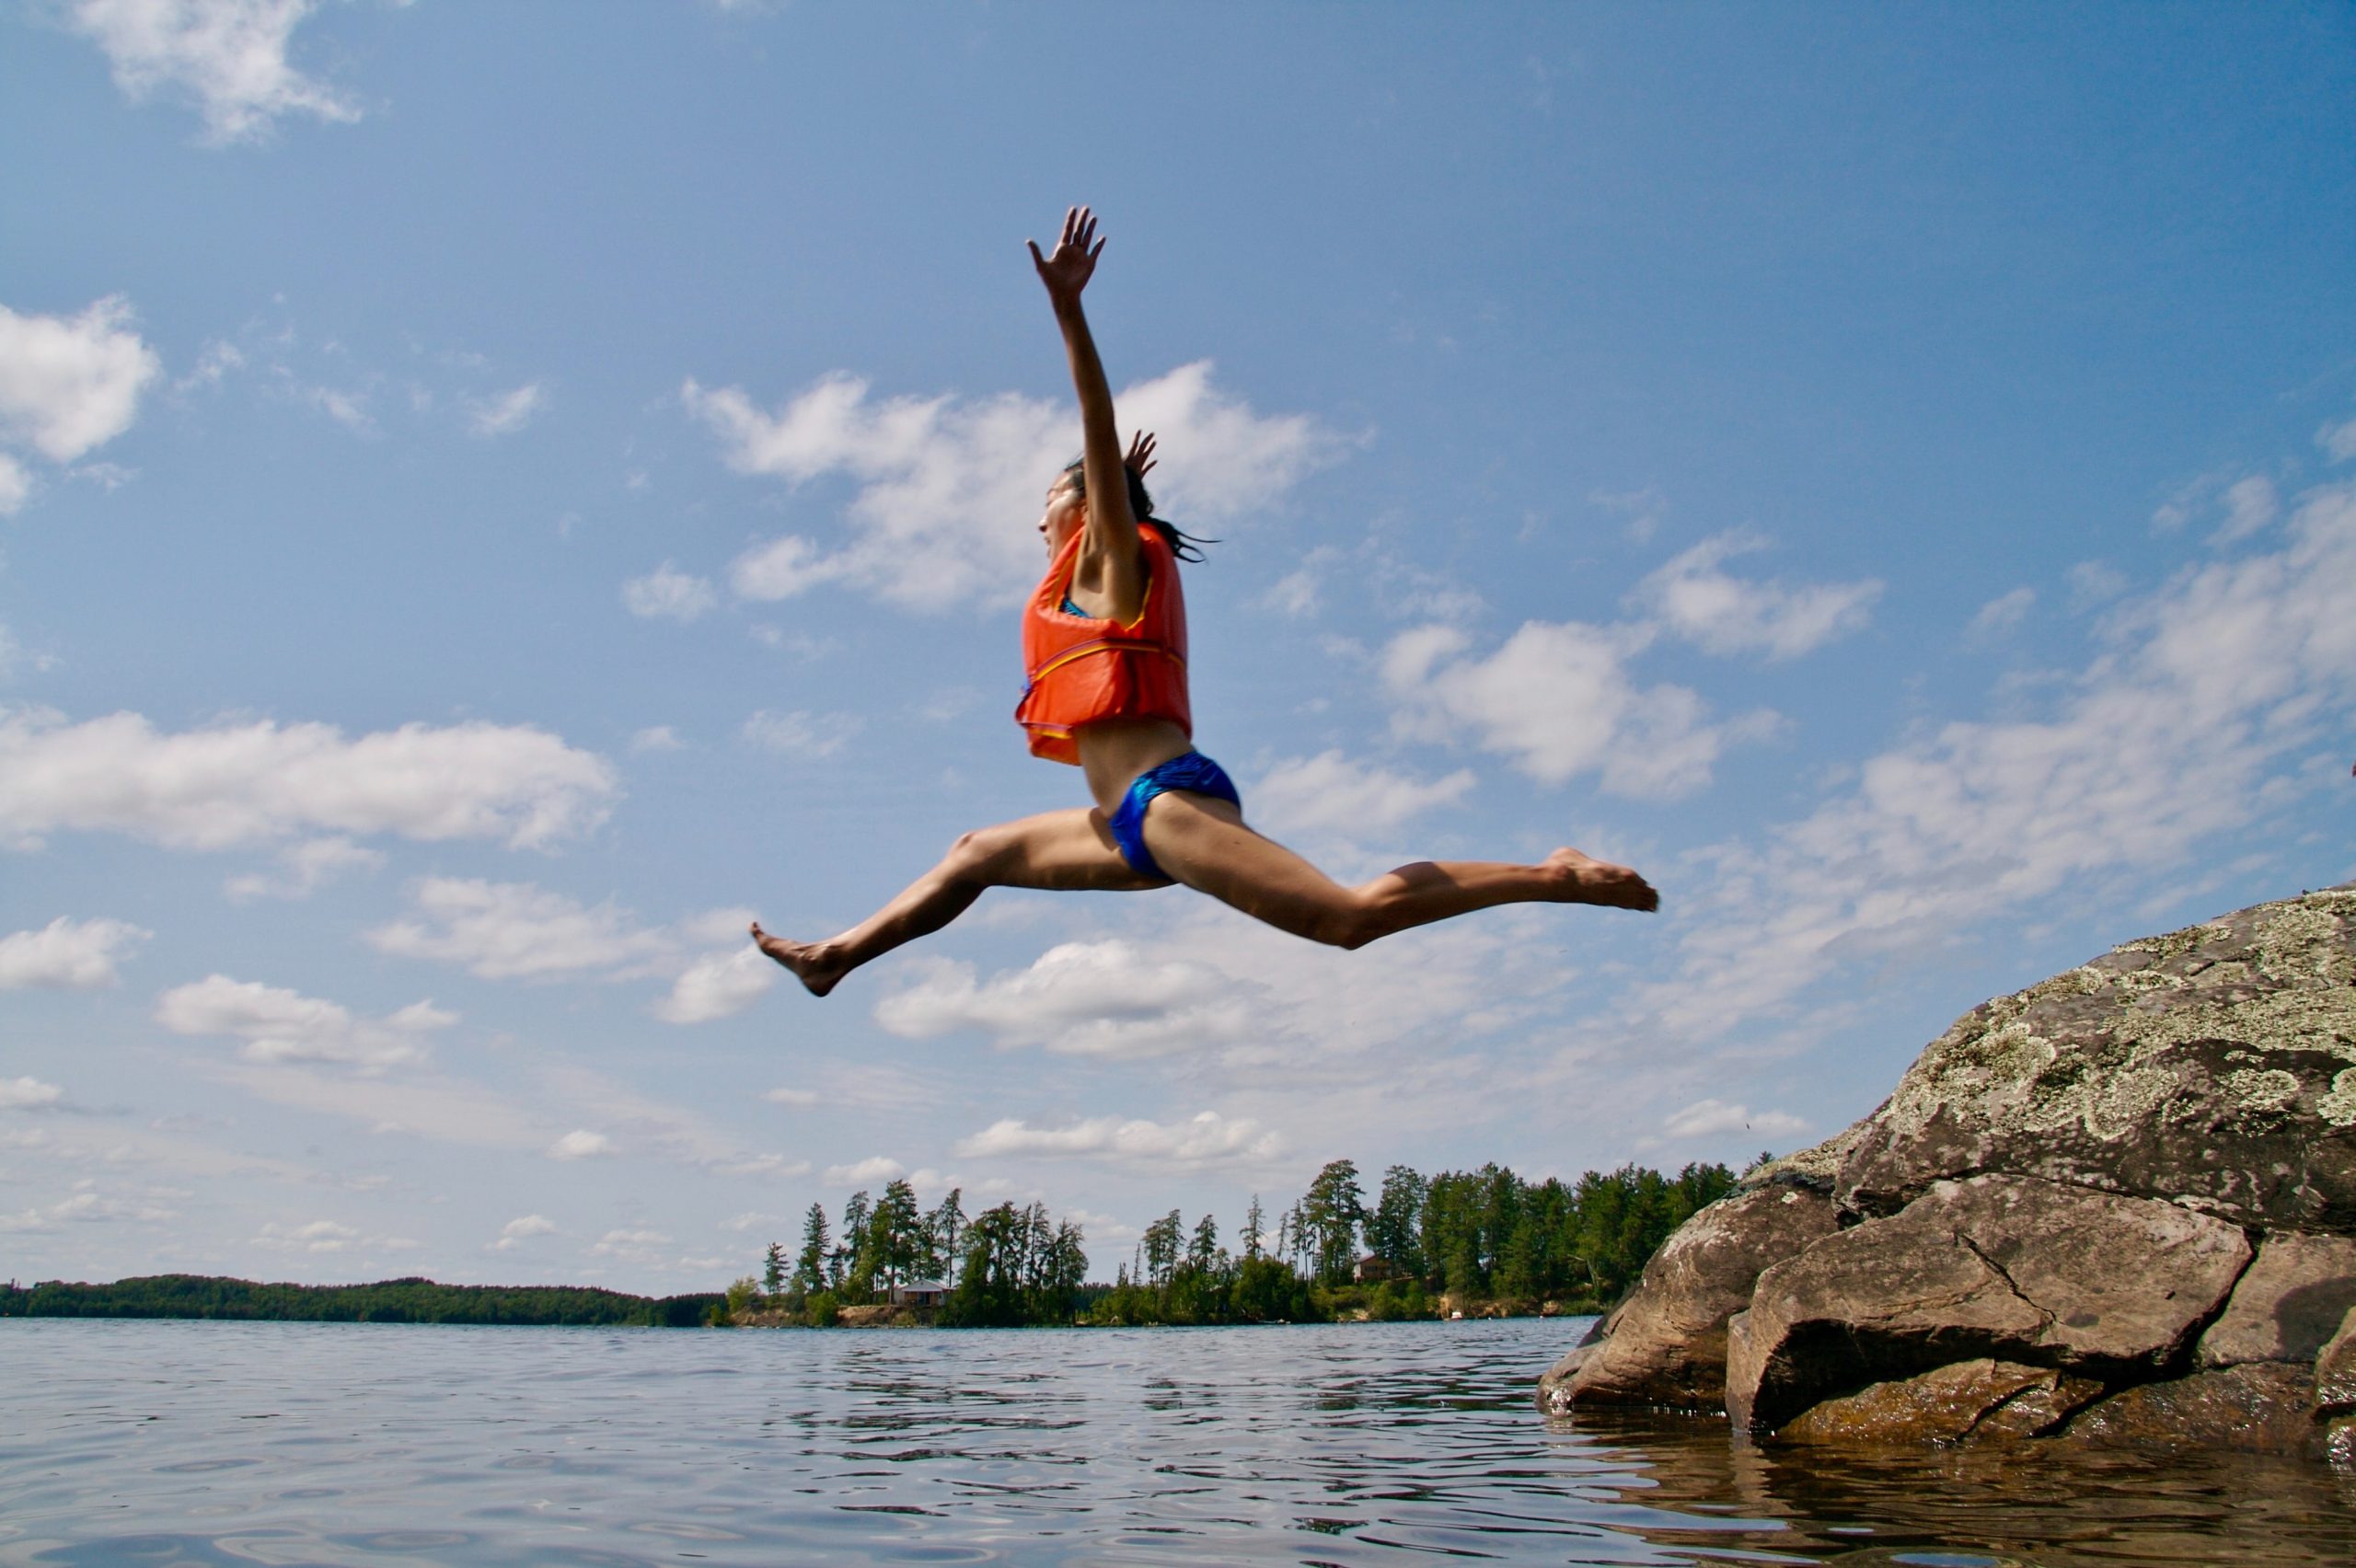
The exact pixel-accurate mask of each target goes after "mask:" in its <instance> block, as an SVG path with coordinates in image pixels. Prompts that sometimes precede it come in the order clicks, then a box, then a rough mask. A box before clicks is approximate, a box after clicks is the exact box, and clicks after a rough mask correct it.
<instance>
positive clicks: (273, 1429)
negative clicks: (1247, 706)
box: [0, 1320, 2356, 1568]
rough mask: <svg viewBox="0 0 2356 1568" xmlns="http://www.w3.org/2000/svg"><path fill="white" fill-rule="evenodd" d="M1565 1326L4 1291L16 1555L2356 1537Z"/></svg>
mask: <svg viewBox="0 0 2356 1568" xmlns="http://www.w3.org/2000/svg"><path fill="white" fill-rule="evenodd" d="M1583 1327H1584V1320H1568V1321H1554V1322H1542V1321H1538V1320H1519V1321H1508V1322H1464V1323H1401V1324H1366V1325H1354V1326H1346V1327H1333V1328H1322V1327H1318V1328H1259V1329H1197V1330H1184V1329H1175V1330H1138V1331H1105V1330H1099V1331H1092V1332H1044V1331H1028V1332H1022V1331H1017V1332H967V1333H947V1332H907V1331H901V1332H842V1331H837V1332H826V1333H812V1332H792V1331H784V1332H762V1331H744V1332H712V1331H692V1330H677V1331H668V1332H657V1331H645V1330H637V1331H632V1330H593V1329H478V1328H419V1327H396V1326H377V1325H359V1324H309V1323H166V1322H131V1321H73V1320H11V1321H8V1322H6V1323H0V1562H6V1563H43V1564H91V1565H98V1564H106V1565H110V1568H111V1565H113V1564H119V1563H143V1564H179V1563H189V1564H195V1563H240V1564H243V1563H273V1564H298V1563H319V1562H332V1563H361V1564H370V1565H375V1568H392V1565H396V1564H408V1563H417V1564H446V1563H458V1564H476V1563H485V1564H489V1563H499V1564H505V1563H515V1564H535V1565H537V1564H571V1563H578V1564H611V1565H616V1568H619V1565H623V1564H652V1563H687V1562H706V1563H747V1564H749V1563H791V1564H800V1563H856V1564H867V1563H962V1562H1011V1563H1042V1564H1064V1563H1074V1564H1076V1563H1160V1562H1172V1563H1174V1562H1186V1563H1189V1564H1207V1563H1302V1564H1321V1563H1333V1564H1346V1565H1350V1568H1357V1565H1359V1564H1377V1563H1380V1564H1391V1565H1397V1564H1404V1563H1410V1562H1431V1561H1433V1560H1434V1559H1435V1558H1439V1557H1451V1558H1461V1559H1470V1560H1472V1561H1475V1562H1504V1563H1670V1562H1676V1563H1701V1562H1709V1563H1721V1562H1834V1561H1837V1562H1848V1563H1853V1564H1859V1565H1865V1564H1915V1565H1919V1568H1985V1565H1991V1564H1996V1563H2006V1562H2021V1563H2035V1564H2043V1565H2050V1568H2060V1565H2062V1564H2081V1563H2085V1564H2094V1563H2101V1564H2106V1565H2117V1564H2134V1563H2171V1564H2186V1563H2224V1562H2230V1563H2234V1564H2236V1565H2237V1568H2252V1565H2260V1564H2274V1563H2325V1562H2328V1563H2333V1564H2339V1565H2345V1564H2347V1563H2349V1562H2356V1486H2351V1485H2350V1483H2348V1482H2343V1481H2341V1480H2339V1479H2338V1478H2335V1477H2334V1476H2333V1475H2332V1474H2331V1473H2330V1472H2328V1471H2325V1470H2319V1469H2316V1468H2312V1467H2306V1466H2300V1465H2294V1464H2288V1463H2277V1462H2269V1461H2259V1460H2254V1459H2246V1458H2232V1457H2228V1456H2218V1457H2210V1458H2199V1457H2194V1458H2185V1457H2177V1458H2154V1457H2148V1456H2142V1455H2133V1454H2126V1455H2108V1456H2090V1455H2086V1454H2080V1453H2074V1452H2066V1451H2061V1450H2053V1449H2044V1450H2036V1451H2031V1452H2025V1453H2020V1452H2016V1453H2014V1454H2010V1455H2007V1454H2001V1453H1993V1452H1987V1453H1975V1452H1946V1453H1931V1454H1925V1453H1908V1454H1905V1455H1898V1456H1888V1457H1885V1458H1874V1459H1861V1458H1844V1459H1842V1460H1839V1461H1826V1460H1824V1459H1822V1458H1813V1459H1801V1458H1796V1457H1790V1456H1784V1457H1779V1456H1776V1455H1773V1454H1771V1453H1766V1452H1762V1451H1761V1450H1759V1449H1755V1448H1750V1447H1739V1448H1738V1447H1736V1446H1734V1445H1733V1444H1731V1443H1729V1442H1728V1440H1727V1434H1726V1429H1725V1427H1724V1425H1723V1424H1713V1423H1705V1422H1669V1423H1634V1424H1608V1425H1601V1424H1591V1423H1588V1422H1585V1421H1582V1422H1581V1423H1580V1424H1578V1425H1577V1426H1576V1427H1575V1426H1572V1425H1569V1424H1563V1423H1552V1424H1550V1423H1548V1422H1547V1421H1545V1420H1544V1419H1542V1417H1540V1416H1539V1415H1538V1413H1537V1412H1536V1411H1535V1410H1534V1408H1533V1407H1532V1405H1531V1390H1532V1384H1533V1382H1534V1380H1535V1378H1536V1377H1537V1375H1538V1373H1539V1372H1540V1371H1541V1370H1542V1369H1543V1368H1544V1367H1545V1366H1546V1365H1547V1364H1548V1363H1549V1362H1550V1361H1551V1360H1552V1359H1553V1357H1554V1356H1555V1355H1558V1354H1559V1353H1560V1352H1561V1351H1562V1350H1563V1349H1564V1348H1565V1347H1566V1346H1568V1345H1569V1344H1570V1343H1572V1342H1573V1341H1574V1340H1575V1339H1576V1337H1577V1334H1578V1332H1579V1330H1580V1329H1581V1328H1583Z"/></svg>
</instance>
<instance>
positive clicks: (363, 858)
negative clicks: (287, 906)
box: [221, 835, 385, 904]
mask: <svg viewBox="0 0 2356 1568" xmlns="http://www.w3.org/2000/svg"><path fill="white" fill-rule="evenodd" d="M278 863H279V866H280V868H281V869H280V872H279V874H278V875H276V876H267V875H264V874H262V873H260V872H248V873H246V874H245V875H242V876H235V877H231V878H230V879H229V880H228V881H227V882H225V883H223V884H222V890H221V891H222V892H223V893H225V894H227V895H228V896H229V897H230V898H231V899H232V900H234V901H236V902H237V903H241V904H242V903H244V902H246V901H248V900H249V899H255V898H308V897H310V896H311V894H314V893H316V892H318V890H319V889H320V888H322V887H325V886H326V885H327V884H328V883H329V882H335V881H337V880H338V879H340V878H341V877H342V876H344V875H345V874H346V873H347V872H351V871H373V870H375V869H376V868H377V867H379V866H381V865H383V864H384V863H385V857H384V855H383V854H382V853H381V852H380V851H377V850H375V849H370V848H368V847H365V846H364V845H359V844H355V843H353V842H352V840H351V839H349V838H345V837H343V836H341V835H330V836H328V837H325V838H306V839H305V840H304V841H303V842H301V843H300V844H290V845H288V846H287V847H285V848H283V849H282V850H280V851H279V852H278Z"/></svg>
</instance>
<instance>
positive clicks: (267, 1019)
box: [156, 974, 457, 1068]
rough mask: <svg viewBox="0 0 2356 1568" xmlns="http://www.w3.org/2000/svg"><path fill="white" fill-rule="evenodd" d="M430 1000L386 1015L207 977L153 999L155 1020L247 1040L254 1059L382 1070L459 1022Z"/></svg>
mask: <svg viewBox="0 0 2356 1568" xmlns="http://www.w3.org/2000/svg"><path fill="white" fill-rule="evenodd" d="M156 1022H158V1023H160V1024H162V1025H163V1026H164V1027H165V1028H166V1029H168V1030H170V1031H171V1032H173V1033H175V1034H197V1035H203V1034H225V1035H230V1036H233V1037H235V1038H237V1039H241V1040H243V1041H244V1042H245V1044H244V1045H243V1046H242V1047H241V1048H240V1049H239V1051H238V1053H237V1054H238V1055H241V1056H243V1057H245V1058H246V1059H247V1060H248V1061H250V1062H341V1063H346V1064H350V1065H352V1066H361V1067H367V1068H382V1067H388V1066H398V1065H399V1064H401V1063H404V1062H414V1061H418V1060H420V1059H422V1057H423V1056H424V1055H425V1046H424V1040H425V1036H427V1035H428V1034H431V1033H432V1032H433V1031H435V1030H438V1029H446V1028H448V1027H449V1026H450V1025H451V1024H453V1023H456V1022H457V1015H456V1013H451V1012H445V1011H444V1010H443V1009H440V1008H437V1007H435V1006H434V1005H433V1003H432V1002H430V1001H423V1002H412V1003H410V1005H409V1006H408V1007H405V1008H402V1009H400V1010H399V1011H398V1012H395V1013H392V1014H390V1015H389V1016H387V1017H386V1018H385V1019H383V1020H375V1021H371V1020H363V1019H355V1018H353V1017H352V1013H351V1012H350V1010H349V1009H345V1008H343V1007H342V1006H341V1005H339V1004H337V1003H335V1002H330V1001H327V1000H324V999H322V998H320V997H306V996H304V995H303V994H302V993H300V992H298V991H293V990H289V989H287V988H285V987H284V986H265V985H262V984H260V982H259V981H252V980H232V979H231V978H229V976H227V975H225V974H208V975H206V976H205V977H204V978H203V979H202V980H199V981H197V982H195V983H194V984H192V985H188V986H176V987H174V988H173V989H171V990H169V991H167V992H165V993H164V994H163V995H162V996H160V997H157V998H156Z"/></svg>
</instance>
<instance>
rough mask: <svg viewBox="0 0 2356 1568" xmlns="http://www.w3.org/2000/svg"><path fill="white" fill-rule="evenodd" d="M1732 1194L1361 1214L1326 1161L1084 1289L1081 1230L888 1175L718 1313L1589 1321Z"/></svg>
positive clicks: (1581, 1194)
mask: <svg viewBox="0 0 2356 1568" xmlns="http://www.w3.org/2000/svg"><path fill="white" fill-rule="evenodd" d="M1765 1158H1766V1157H1765V1156H1764V1155H1762V1156H1761V1159H1762V1160H1763V1159H1765ZM1734 1182H1735V1175H1734V1172H1733V1171H1732V1170H1728V1169H1727V1167H1726V1166H1724V1165H1688V1166H1686V1167H1685V1168H1684V1169H1683V1170H1680V1171H1679V1172H1678V1173H1677V1174H1676V1175H1674V1176H1666V1175H1663V1174H1662V1173H1661V1172H1659V1171H1657V1170H1647V1169H1645V1168H1643V1167H1641V1166H1635V1165H1623V1166H1622V1167H1621V1168H1620V1169H1619V1170H1613V1171H1611V1172H1609V1173H1608V1174H1607V1173H1603V1172H1599V1171H1589V1172H1588V1173H1587V1174H1586V1175H1584V1176H1582V1177H1580V1178H1579V1179H1578V1180H1577V1181H1576V1182H1563V1181H1561V1180H1560V1179H1558V1178H1555V1177H1551V1176H1550V1177H1548V1178H1546V1179H1545V1180H1544V1181H1542V1182H1527V1181H1524V1180H1523V1179H1522V1178H1520V1177H1519V1176H1517V1175H1515V1174H1514V1172H1513V1171H1511V1170H1507V1169H1506V1168H1505V1167H1503V1166H1498V1165H1484V1166H1482V1167H1481V1168H1480V1169H1479V1170H1449V1171H1442V1172H1441V1173H1439V1174H1438V1175H1436V1176H1429V1177H1426V1176H1425V1175H1423V1174H1421V1173H1420V1172H1418V1171H1416V1170H1414V1169H1412V1168H1411V1167H1408V1166H1404V1165H1393V1166H1392V1167H1391V1168H1390V1169H1389V1170H1385V1171H1384V1172H1383V1175H1382V1182H1381V1184H1380V1187H1379V1188H1378V1189H1377V1191H1376V1192H1375V1193H1374V1194H1373V1203H1372V1205H1370V1206H1369V1203H1368V1193H1367V1192H1366V1189H1365V1187H1364V1186H1363V1184H1362V1183H1361V1182H1360V1180H1359V1177H1358V1170H1357V1165H1356V1164H1355V1163H1353V1162H1352V1161H1350V1160H1346V1159H1337V1160H1334V1161H1333V1162H1331V1163H1330V1164H1328V1165H1326V1166H1325V1167H1324V1168H1323V1169H1322V1170H1320V1171H1319V1172H1318V1173H1317V1176H1316V1178H1315V1179H1314V1180H1313V1181H1311V1182H1310V1184H1309V1190H1308V1191H1307V1192H1306V1193H1303V1194H1302V1195H1301V1196H1300V1198H1299V1200H1298V1201H1297V1202H1295V1203H1294V1204H1293V1205H1292V1206H1291V1207H1289V1208H1288V1209H1286V1210H1285V1211H1283V1212H1282V1213H1281V1214H1279V1215H1278V1216H1276V1226H1275V1228H1274V1230H1273V1231H1271V1230H1270V1228H1269V1226H1268V1222H1267V1216H1266V1213H1265V1210H1264V1209H1263V1208H1262V1206H1261V1203H1260V1200H1259V1198H1258V1197H1257V1196H1256V1195H1255V1196H1254V1197H1253V1200H1252V1204H1251V1207H1250V1209H1249V1210H1248V1211H1247V1213H1246V1215H1245V1216H1244V1221H1243V1225H1242V1229H1241V1230H1240V1231H1238V1232H1237V1235H1236V1240H1237V1243H1238V1246H1237V1247H1236V1248H1234V1249H1230V1248H1229V1247H1227V1246H1225V1245H1223V1244H1222V1243H1221V1240H1220V1233H1219V1228H1218V1222H1217V1220H1216V1219H1215V1218H1214V1217H1213V1216H1210V1215H1204V1216H1202V1217H1201V1218H1200V1219H1199V1220H1197V1221H1196V1222H1195V1224H1194V1225H1193V1226H1191V1227H1189V1226H1188V1225H1187V1224H1186V1223H1185V1220H1184V1216H1183V1215H1182V1214H1181V1213H1180V1212H1179V1211H1178V1210H1176V1209H1172V1210H1171V1211H1170V1212H1169V1213H1168V1214H1166V1215H1164V1216H1161V1218H1160V1219H1157V1220H1155V1221H1154V1222H1153V1223H1152V1224H1150V1225H1149V1226H1147V1227H1146V1228H1145V1232H1144V1234H1143V1236H1142V1237H1140V1238H1139V1239H1138V1246H1137V1250H1136V1253H1135V1255H1134V1256H1133V1257H1132V1259H1131V1260H1130V1262H1127V1263H1126V1264H1124V1265H1122V1266H1121V1267H1120V1268H1119V1269H1118V1271H1117V1274H1116V1277H1115V1279H1114V1283H1113V1284H1111V1285H1109V1286H1106V1285H1102V1284H1097V1285H1090V1284H1085V1283H1083V1276H1084V1273H1085V1270H1086V1266H1087V1257H1086V1252H1085V1251H1084V1248H1083V1244H1082V1243H1083V1238H1082V1236H1081V1233H1080V1228H1079V1227H1078V1226H1077V1225H1075V1224H1073V1223H1072V1222H1071V1221H1069V1220H1068V1219H1067V1220H1063V1221H1050V1219H1049V1217H1048V1216H1047V1213H1046V1210H1045V1208H1044V1207H1043V1206H1042V1205H1038V1204H1033V1205H1030V1206H1029V1207H1028V1208H1017V1207H1016V1206H1015V1205H1012V1204H1011V1203H1009V1204H1001V1205H999V1206H998V1207H997V1208H994V1209H990V1210H987V1211H986V1212H985V1213H983V1214H981V1215H979V1216H975V1217H973V1218H972V1219H968V1218H967V1217H966V1216H965V1215H964V1209H963V1206H962V1205H961V1202H960V1199H961V1193H959V1192H957V1191H954V1190H953V1191H952V1192H951V1193H949V1195H948V1196H947V1197H946V1198H945V1199H943V1200H942V1201H941V1204H940V1205H937V1206H935V1207H933V1208H931V1209H926V1208H924V1207H923V1206H922V1205H920V1204H919V1203H918V1200H917V1194H916V1191H915V1189H914V1188H913V1187H911V1186H910V1185H909V1184H908V1182H906V1181H904V1180H903V1181H895V1182H892V1183H891V1185H889V1186H888V1187H886V1188H885V1189H884V1190H883V1198H882V1200H881V1201H872V1200H871V1199H870V1197H869V1195H868V1194H867V1193H864V1192H860V1193H853V1194H852V1195H851V1198H850V1201H849V1203H848V1204H846V1205H844V1208H843V1215H842V1221H841V1225H840V1227H839V1228H836V1227H834V1226H833V1225H832V1224H831V1223H830V1222H829V1219H828V1216H827V1214H826V1208H825V1206H824V1205H819V1204H813V1205H810V1208H809V1212H808V1213H807V1215H806V1216H804V1218H803V1230H802V1245H801V1248H800V1250H799V1251H797V1252H795V1253H794V1254H793V1255H792V1256H791V1259H789V1258H788V1256H787V1253H786V1250H785V1248H784V1246H783V1244H782V1243H773V1244H771V1246H770V1247H769V1249H768V1258H767V1260H766V1263H765V1266H764V1268H763V1271H762V1274H760V1275H759V1276H757V1277H754V1276H747V1277H745V1278H744V1279H740V1280H738V1281H737V1282H736V1284H735V1285H734V1286H733V1287H732V1288H731V1290H730V1292H729V1297H728V1308H729V1309H730V1311H731V1312H732V1313H739V1312H757V1311H763V1310H766V1311H768V1312H770V1313H773V1314H779V1315H781V1316H783V1317H784V1318H787V1319H792V1320H801V1321H804V1322H809V1323H814V1324H826V1323H830V1322H833V1321H835V1320H837V1317H838V1315H839V1313H840V1312H841V1310H842V1309H844V1308H846V1307H857V1306H864V1305H869V1304H872V1303H875V1302H880V1301H886V1300H890V1299H892V1298H893V1297H894V1294H895V1286H897V1287H907V1286H911V1285H921V1286H932V1287H935V1288H938V1289H939V1290H941V1292H943V1294H942V1295H941V1297H940V1299H939V1305H938V1307H937V1308H936V1309H935V1314H936V1315H935V1320H936V1321H938V1322H942V1323H952V1324H976V1325H982V1324H1011V1323H1069V1322H1092V1323H1227V1322H1272V1321H1286V1322H1299V1321H1311V1320H1328V1319H1332V1318H1334V1317H1336V1316H1342V1315H1347V1316H1352V1317H1356V1316H1360V1315H1364V1316H1369V1317H1374V1318H1412V1317H1428V1316H1430V1315H1432V1314H1433V1313H1434V1312H1436V1311H1438V1310H1439V1309H1440V1303H1441V1300H1442V1299H1443V1298H1444V1299H1445V1300H1446V1301H1447V1302H1448V1303H1449V1304H1450V1305H1452V1306H1453V1307H1454V1308H1455V1309H1458V1310H1465V1309H1491V1308H1495V1307H1498V1306H1503V1307H1505V1308H1506V1309H1516V1310H1537V1309H1539V1308H1540V1307H1541V1306H1542V1304H1545V1303H1553V1304H1554V1305H1555V1306H1556V1307H1557V1308H1558V1309H1561V1310H1565V1311H1591V1310H1600V1309H1603V1308H1604V1307H1607V1306H1609V1305H1610V1304H1611V1302H1612V1301H1613V1300H1615V1299H1617V1298H1618V1297H1619V1296H1620V1295H1621V1294H1622V1293H1623V1292H1624V1291H1625V1290H1626V1289H1627V1287H1628V1286H1630V1285H1631V1284H1633V1283H1634V1280H1635V1278H1636V1276H1637V1274H1640V1273H1641V1272H1642V1271H1643V1269H1644V1266H1645V1262H1646V1260H1647V1259H1649V1258H1650V1257H1651V1256H1652V1254H1653V1251H1654V1249H1656V1248H1657V1247H1658V1246H1659V1245H1660V1244H1661V1242H1662V1241H1664V1240H1666V1239H1668V1238H1669V1233H1670V1232H1671V1231H1673V1230H1675V1229H1676V1228H1678V1227H1679V1226H1680V1225H1682V1224H1683V1223H1684V1222H1685V1220H1686V1219H1687V1218H1688V1217H1689V1216H1692V1214H1693V1213H1694V1212H1695V1211H1696V1210H1698V1209H1700V1208H1702V1207H1703V1205H1706V1204H1709V1203H1712V1202H1714V1201H1715V1200H1716V1199H1717V1198H1720V1197H1722V1196H1724V1195H1725V1194H1726V1193H1728V1192H1730V1191H1732V1190H1733V1187H1734Z"/></svg>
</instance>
